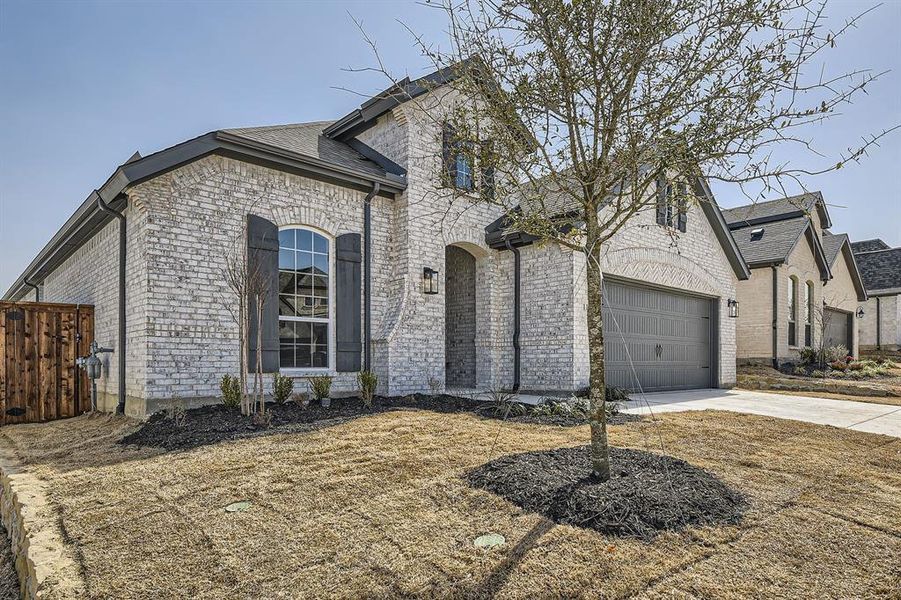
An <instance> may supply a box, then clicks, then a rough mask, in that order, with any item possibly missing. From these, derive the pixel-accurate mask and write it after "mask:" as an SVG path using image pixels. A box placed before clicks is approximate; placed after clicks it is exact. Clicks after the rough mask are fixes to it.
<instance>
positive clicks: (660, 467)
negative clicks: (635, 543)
mask: <svg viewBox="0 0 901 600" xmlns="http://www.w3.org/2000/svg"><path fill="white" fill-rule="evenodd" d="M589 451H590V448H589V446H578V447H575V448H558V449H554V450H543V451H538V452H527V453H524V454H514V455H509V456H503V457H501V458H498V459H496V460H493V461H491V462H489V463H486V464H484V465H482V466H480V467H477V468H476V469H474V470H472V471H470V472H469V473H467V474H466V475H465V478H466V480H467V481H468V483H469V484H470V485H472V486H473V487H476V488H479V489H484V490H487V491H489V492H492V493H494V494H497V495H499V496H501V497H503V498H505V499H506V500H508V501H510V502H512V503H513V504H516V505H517V506H519V507H521V508H523V509H525V510H528V511H530V512H536V513H539V514H542V515H544V516H546V517H547V518H549V519H551V520H552V521H554V522H556V523H561V524H566V525H573V526H577V527H585V528H589V529H594V530H597V531H599V532H601V533H604V534H608V535H614V536H623V537H636V538H641V539H645V540H650V539H652V538H653V537H654V536H655V535H657V534H658V533H659V532H661V531H664V530H678V529H682V528H684V527H687V526H690V525H716V524H735V523H737V522H738V521H739V520H740V519H741V516H742V514H743V513H744V510H745V508H746V507H747V501H746V500H745V498H744V497H743V496H742V495H741V494H740V493H738V492H736V491H734V490H732V489H730V488H729V487H727V486H726V485H725V484H724V483H723V482H722V481H720V480H719V478H717V477H716V476H715V475H713V474H711V473H709V472H707V471H705V470H704V469H701V468H698V467H695V466H692V465H690V464H688V463H687V462H685V461H683V460H679V459H677V458H673V457H671V456H663V455H659V454H654V453H651V452H644V451H642V450H632V449H627V448H611V449H610V464H611V470H612V475H611V478H610V480H609V481H606V482H600V481H598V480H596V479H593V478H592V477H591V459H590V454H589Z"/></svg>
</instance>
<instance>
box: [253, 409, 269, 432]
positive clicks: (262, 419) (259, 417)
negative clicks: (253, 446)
mask: <svg viewBox="0 0 901 600" xmlns="http://www.w3.org/2000/svg"><path fill="white" fill-rule="evenodd" d="M252 421H253V426H254V427H256V428H257V429H269V427H270V426H271V425H272V413H270V412H265V413H259V412H256V413H253V418H252Z"/></svg>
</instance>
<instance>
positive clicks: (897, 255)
mask: <svg viewBox="0 0 901 600" xmlns="http://www.w3.org/2000/svg"><path fill="white" fill-rule="evenodd" d="M851 247H852V248H853V249H854V256H855V257H856V258H857V264H858V265H859V266H860V274H861V276H862V277H863V283H864V285H865V286H866V288H867V295H869V297H870V299H869V300H867V301H866V303H865V304H864V315H863V318H862V319H861V322H860V346H861V348H865V349H879V350H883V349H884V350H898V349H901V248H891V247H889V245H888V244H886V243H885V242H883V241H882V240H878V239H877V240H867V241H864V242H854V243H852V244H851Z"/></svg>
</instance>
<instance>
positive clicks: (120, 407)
mask: <svg viewBox="0 0 901 600" xmlns="http://www.w3.org/2000/svg"><path fill="white" fill-rule="evenodd" d="M94 193H95V194H97V207H98V208H99V209H100V210H101V211H103V212H105V213H107V214H110V215H113V216H114V217H116V218H117V219H119V348H118V351H119V357H118V358H119V403H118V404H117V405H116V413H118V414H120V415H121V414H124V413H125V258H126V257H125V247H126V236H125V234H126V230H125V215H123V214H122V213H121V212H118V211H115V210H113V209H112V208H110V207H109V205H107V203H106V202H104V201H103V198H102V197H101V196H100V190H94Z"/></svg>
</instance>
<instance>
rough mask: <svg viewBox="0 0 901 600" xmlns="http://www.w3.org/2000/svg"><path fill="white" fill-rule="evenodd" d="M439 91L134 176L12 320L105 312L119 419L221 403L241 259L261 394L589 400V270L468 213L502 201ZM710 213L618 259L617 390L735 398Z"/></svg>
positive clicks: (719, 232) (253, 138)
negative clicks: (320, 390) (262, 289)
mask: <svg viewBox="0 0 901 600" xmlns="http://www.w3.org/2000/svg"><path fill="white" fill-rule="evenodd" d="M445 76H446V73H442V72H439V73H435V74H432V75H430V76H429V81H430V85H429V86H428V87H429V90H426V89H425V87H424V86H423V85H421V84H420V82H419V81H416V82H409V81H406V80H405V81H404V82H402V84H400V85H401V87H402V88H403V89H402V90H398V89H392V90H390V91H389V92H386V93H383V94H381V95H379V96H376V97H375V98H373V99H372V100H369V101H368V102H366V103H365V104H363V105H362V106H361V107H360V109H358V110H354V111H353V112H352V113H350V114H348V115H346V116H345V117H343V118H341V119H339V120H337V121H334V122H316V123H302V124H293V125H281V126H273V127H250V128H241V129H225V130H219V131H213V132H211V133H207V134H205V135H202V136H200V137H197V138H194V139H192V140H188V141H186V142H183V143H181V144H178V145H176V146H172V147H171V148H167V149H165V150H162V151H160V152H156V153H154V154H151V155H148V156H144V157H141V156H140V155H135V156H134V157H132V158H131V159H130V160H129V161H127V162H126V163H124V164H123V165H121V166H120V167H118V168H117V169H116V170H115V171H114V172H113V174H112V175H111V176H110V178H109V179H108V180H107V182H106V183H104V184H103V185H102V186H101V187H100V188H99V189H98V190H95V191H94V192H92V193H91V194H90V195H89V196H88V198H87V199H86V200H85V201H84V202H83V203H82V205H81V206H80V207H79V208H78V209H77V210H76V212H75V214H74V215H73V216H72V217H71V218H70V219H69V220H68V221H67V222H66V223H65V224H64V225H63V227H62V229H60V231H59V232H58V233H57V234H56V235H55V236H54V237H53V238H52V239H51V240H50V242H49V243H48V244H47V245H46V246H45V247H44V249H42V250H41V251H40V253H39V254H38V256H37V257H36V258H35V259H34V261H32V263H31V264H30V265H29V266H28V267H27V269H26V270H25V272H24V273H22V275H21V276H20V277H19V278H18V279H17V281H16V282H15V283H14V284H13V285H12V287H11V288H10V289H9V290H8V291H7V292H6V294H5V296H4V298H5V299H8V300H23V299H32V298H34V297H35V294H38V295H39V297H40V299H41V300H43V301H48V302H80V303H91V304H94V305H95V307H96V315H97V316H96V327H95V328H96V338H97V339H98V341H99V342H100V343H101V344H102V345H104V346H112V347H114V348H115V349H116V352H115V353H114V354H113V357H112V358H109V357H107V358H105V360H107V361H108V364H106V366H105V369H104V372H103V378H102V379H100V380H99V391H100V403H101V406H103V407H105V408H106V409H111V408H112V407H113V406H114V405H115V404H116V402H117V401H122V402H124V403H125V409H126V411H127V412H128V413H129V414H134V415H141V414H145V413H147V412H150V411H153V410H156V409H157V408H158V407H159V406H160V404H161V402H163V401H165V400H166V399H169V398H174V397H177V398H182V399H187V400H195V401H197V402H203V401H209V400H211V399H212V398H215V397H216V396H218V395H219V381H220V379H221V377H222V376H223V375H225V374H235V373H236V372H237V370H238V368H239V361H238V358H239V356H238V347H239V346H238V337H239V333H238V327H237V325H236V323H235V320H234V318H233V316H232V315H233V312H234V310H235V307H236V305H237V298H236V297H235V296H234V294H233V293H232V292H231V291H230V289H229V288H228V287H227V285H226V283H225V267H226V261H227V258H228V257H229V256H234V255H235V253H241V252H242V248H243V246H244V239H245V237H246V239H247V247H248V252H247V265H248V267H249V268H250V269H251V270H258V271H259V272H260V273H263V274H265V277H266V280H267V281H269V282H270V283H271V295H270V297H269V301H268V302H266V303H265V304H264V309H263V328H262V334H261V335H262V347H261V349H260V350H261V352H262V362H263V365H264V370H265V371H267V372H273V371H281V372H282V373H284V374H288V375H291V376H294V377H296V378H305V377H309V376H311V375H314V374H329V375H333V376H334V377H335V381H334V385H333V389H334V390H335V391H336V392H342V391H344V392H347V391H353V390H355V388H356V373H357V372H359V370H360V369H364V368H369V369H371V370H373V371H375V372H376V373H377V375H378V377H379V389H378V392H379V393H381V394H391V395H396V394H407V393H411V392H423V391H429V390H430V389H433V388H434V387H437V388H439V389H445V390H452V389H457V390H460V389H467V390H472V389H480V390H485V389H489V388H511V387H512V388H518V389H520V390H522V391H534V392H545V391H553V392H571V391H575V390H580V389H583V388H585V387H587V385H588V347H587V331H586V318H585V315H586V313H585V311H586V292H585V284H584V281H585V272H584V258H583V256H582V255H581V254H574V253H573V252H571V251H569V250H566V249H563V248H561V247H560V246H558V245H556V244H551V243H548V244H536V243H533V241H534V240H530V239H528V238H527V236H512V237H513V239H507V238H510V237H511V236H508V235H505V234H504V233H503V232H501V231H499V230H498V226H497V223H498V219H499V218H500V217H501V216H502V211H501V209H499V208H498V207H496V206H489V205H487V204H485V203H473V202H472V200H473V199H475V198H477V196H478V194H480V193H493V185H492V180H491V172H490V170H489V169H487V168H483V167H486V166H485V165H481V166H480V165H470V164H467V161H466V159H465V157H464V156H463V155H462V154H460V155H457V154H456V153H455V152H454V151H453V150H454V149H453V148H449V147H447V140H446V139H444V137H443V135H442V126H441V123H442V121H443V115H445V114H447V113H446V112H445V111H446V110H447V105H448V102H439V100H440V99H442V98H443V100H447V99H448V98H451V99H452V94H451V95H448V92H449V88H448V87H446V86H444V87H441V86H440V85H438V84H441V83H442V82H446V81H447V79H446V77H445ZM409 96H413V97H416V98H417V99H418V101H417V102H411V101H404V100H403V99H402V98H404V97H409ZM443 144H444V147H442V145H443ZM453 188H456V189H453ZM702 192H703V193H704V194H706V195H708V196H709V190H707V189H706V187H703V189H702ZM708 199H709V200H710V201H708V202H703V203H701V205H700V206H693V207H691V208H690V209H689V210H688V211H687V212H686V213H685V214H684V215H683V216H682V217H681V218H680V219H678V220H675V221H674V220H673V219H669V218H668V217H665V218H664V220H663V222H660V220H659V218H658V219H657V221H658V223H655V216H654V212H653V211H650V212H647V213H642V214H640V215H638V216H637V217H636V218H635V220H634V223H631V224H630V226H628V227H626V228H624V229H623V230H622V231H621V232H620V233H619V234H618V236H617V237H616V239H615V240H613V241H612V243H611V244H610V245H609V247H608V248H607V250H606V254H605V264H604V270H605V273H606V275H607V293H608V298H609V299H610V301H611V302H612V306H613V309H612V312H611V314H612V315H613V316H615V317H616V322H615V324H613V322H612V321H613V320H612V319H610V320H609V321H610V324H608V326H607V343H608V351H607V357H608V361H609V367H610V372H611V380H612V381H613V382H619V383H621V384H623V385H629V386H634V385H635V384H634V380H632V379H631V377H630V376H629V373H631V366H630V365H634V366H635V368H636V370H637V371H639V373H640V374H641V377H642V385H643V386H644V387H645V388H646V389H670V388H687V387H713V386H731V385H732V384H733V383H734V381H735V320H734V319H729V318H727V316H726V314H727V303H728V300H730V299H733V298H734V297H735V285H736V282H737V280H738V279H739V278H744V277H747V275H748V272H747V268H746V266H745V264H744V262H743V260H742V258H741V255H740V254H739V253H738V251H737V249H736V248H735V245H734V243H733V241H732V238H731V236H729V233H728V229H727V227H726V224H725V221H723V219H722V215H721V213H720V211H719V209H718V208H717V207H716V204H715V203H714V202H713V200H712V196H709V198H708ZM116 211H121V214H122V215H123V217H124V221H122V224H123V226H124V227H125V232H126V233H125V249H126V250H127V253H126V256H125V263H124V274H125V277H124V279H120V277H119V270H118V266H117V261H118V258H117V257H118V256H119V254H118V249H119V247H120V246H119V235H118V234H119V231H120V223H119V221H120V220H121V219H120V218H119V217H116V216H115V215H114V213H115V212H116ZM486 228H487V230H486ZM245 229H246V230H245ZM508 241H509V242H510V243H509V244H508ZM674 242H677V243H674ZM120 284H122V285H123V286H124V291H125V305H124V309H125V311H124V314H122V313H120V312H119V311H118V309H117V298H119V291H118V290H119V285H120ZM32 289H33V290H34V291H32ZM122 318H124V321H123V320H122ZM123 322H124V327H125V331H126V339H127V345H126V352H125V354H124V356H125V358H126V364H125V368H124V369H123V373H124V376H123V374H120V369H119V367H118V365H117V355H118V353H119V352H120V350H121V346H120V344H119V342H118V335H117V328H118V326H119V325H120V324H121V323H123ZM255 340H256V334H254V335H253V336H252V345H253V346H254V347H253V348H252V353H254V356H255V351H256V348H255V346H256V342H255ZM267 385H268V379H267Z"/></svg>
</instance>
